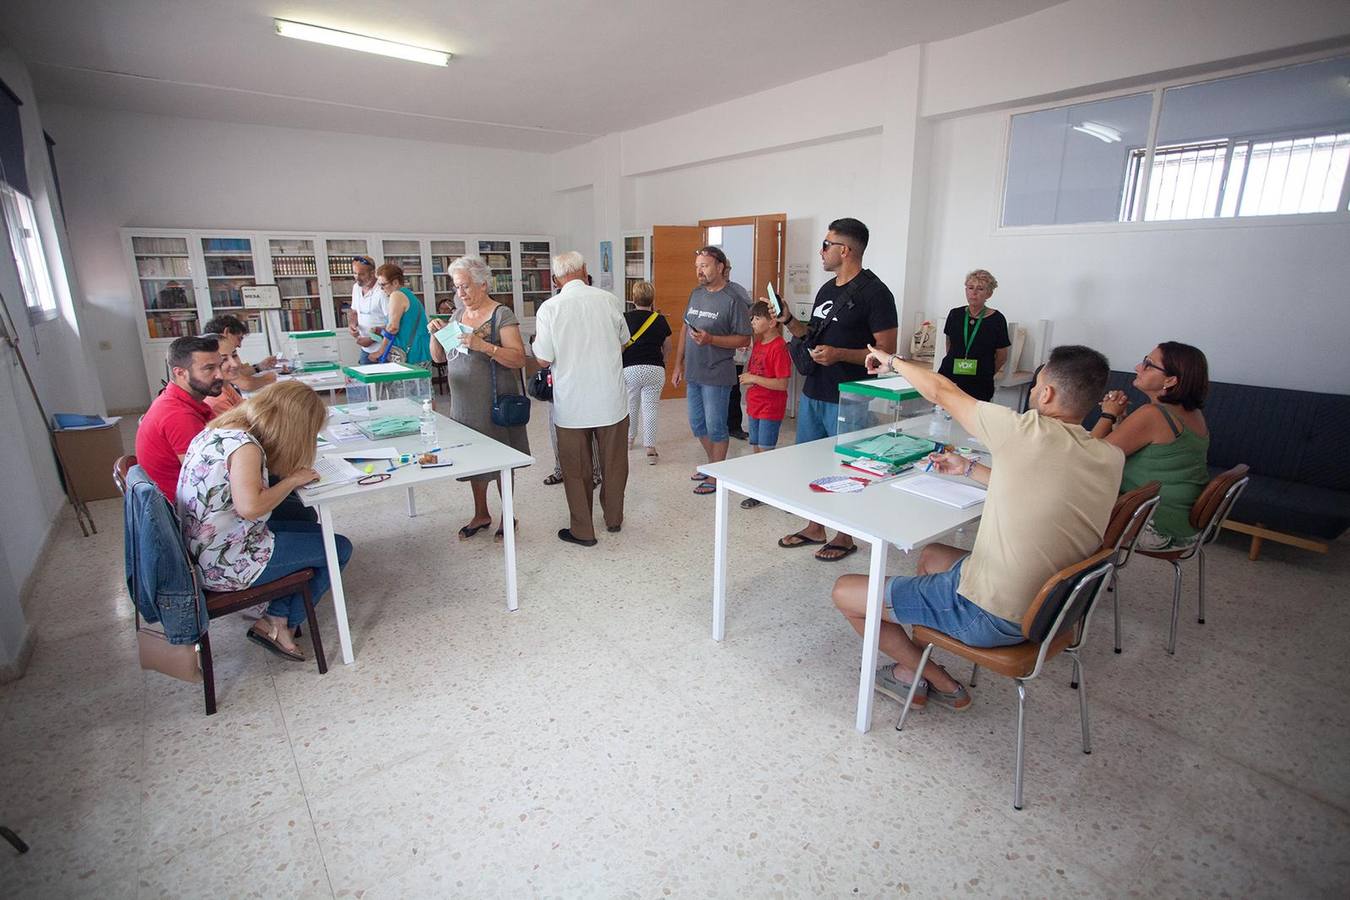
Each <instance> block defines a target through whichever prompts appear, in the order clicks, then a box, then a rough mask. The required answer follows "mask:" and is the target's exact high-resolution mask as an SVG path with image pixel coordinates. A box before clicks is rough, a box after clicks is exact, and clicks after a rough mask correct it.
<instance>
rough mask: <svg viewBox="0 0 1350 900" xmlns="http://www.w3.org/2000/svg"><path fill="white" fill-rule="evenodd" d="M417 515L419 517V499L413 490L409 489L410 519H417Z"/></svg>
mask: <svg viewBox="0 0 1350 900" xmlns="http://www.w3.org/2000/svg"><path fill="white" fill-rule="evenodd" d="M416 515H417V498H416V497H414V496H413V489H412V488H411V487H409V488H408V518H410V519H411V518H413V517H415V516H416Z"/></svg>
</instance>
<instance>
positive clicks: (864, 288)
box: [778, 219, 899, 562]
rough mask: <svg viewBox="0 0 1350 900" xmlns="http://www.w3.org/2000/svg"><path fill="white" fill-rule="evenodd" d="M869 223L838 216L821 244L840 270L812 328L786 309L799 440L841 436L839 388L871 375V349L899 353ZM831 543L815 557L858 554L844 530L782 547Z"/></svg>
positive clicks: (788, 540) (808, 534) (812, 532)
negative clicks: (870, 247)
mask: <svg viewBox="0 0 1350 900" xmlns="http://www.w3.org/2000/svg"><path fill="white" fill-rule="evenodd" d="M868 237H869V234H868V231H867V226H866V225H864V224H863V223H862V222H859V221H858V220H857V219H835V220H834V221H833V222H831V223H830V227H829V230H828V231H827V232H826V233H825V240H824V241H822V242H821V244H820V261H821V265H822V266H823V267H824V269H825V271H826V272H833V273H834V280H832V281H827V282H825V283H824V284H823V285H821V286H820V290H819V291H817V292H816V301H815V303H814V304H813V305H812V307H811V320H810V322H809V323H805V322H799V321H797V320H796V319H795V318H793V316H792V313H791V312H789V311H788V309H787V307H786V306H784V308H783V312H782V315H781V316H780V317H779V321H780V322H782V323H783V324H784V325H786V326H787V328H788V330H789V331H791V332H792V344H791V346H790V348H789V349H790V350H791V352H792V359H793V362H794V364H796V366H797V369H798V371H800V372H803V374H805V375H806V381H805V383H804V384H803V385H802V398H801V402H800V403H799V404H798V405H797V443H798V444H803V443H806V442H807V441H815V440H819V439H821V438H824V437H832V436H834V435H835V434H837V433H838V431H839V385H840V384H842V383H843V382H846V381H857V380H858V379H861V378H866V377H868V376H867V369H866V366H865V361H866V359H867V345H868V344H872V345H873V346H876V347H882V348H887V352H888V353H894V352H895V335H896V329H897V327H898V324H899V323H898V317H897V315H896V311H895V297H894V296H893V295H892V294H891V292H890V289H889V288H887V287H886V285H885V284H883V283H882V281H881V279H880V278H878V277H877V276H876V275H874V274H873V273H872V272H871V270H869V269H864V268H863V267H862V258H863V251H864V250H866V249H867V240H868ZM807 544H825V546H823V547H821V548H820V549H819V550H817V551H816V559H819V560H824V561H826V562H834V561H837V560H841V559H843V558H844V557H846V556H848V555H849V554H850V553H852V552H854V551H855V550H857V549H858V547H857V545H856V544H854V543H853V537H852V536H851V535H847V534H844V533H842V532H840V533H839V534H837V535H835V538H834V540H832V541H830V542H828V543H826V541H825V527H824V526H823V525H821V524H820V523H818V522H809V523H807V526H806V527H805V528H803V529H802V530H801V531H798V532H796V533H795V534H790V535H788V536H787V537H784V538H782V539H780V540H779V541H778V546H780V547H801V546H805V545H807Z"/></svg>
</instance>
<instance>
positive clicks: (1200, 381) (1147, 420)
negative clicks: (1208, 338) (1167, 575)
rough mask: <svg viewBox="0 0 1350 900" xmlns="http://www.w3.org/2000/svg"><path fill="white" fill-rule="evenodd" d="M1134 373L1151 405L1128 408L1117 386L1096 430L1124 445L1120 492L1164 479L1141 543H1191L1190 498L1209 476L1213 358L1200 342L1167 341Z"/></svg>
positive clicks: (1167, 546)
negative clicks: (1207, 356)
mask: <svg viewBox="0 0 1350 900" xmlns="http://www.w3.org/2000/svg"><path fill="white" fill-rule="evenodd" d="M1134 375H1135V377H1134V386H1135V388H1137V389H1138V390H1139V391H1141V392H1142V393H1143V394H1144V395H1146V396H1147V397H1148V399H1149V403H1148V405H1147V406H1141V407H1139V408H1138V409H1136V410H1134V411H1133V412H1132V413H1128V414H1127V413H1126V407H1127V405H1128V404H1127V402H1126V399H1125V394H1124V392H1123V391H1111V392H1110V393H1108V394H1107V395H1106V396H1105V397H1103V398H1102V403H1101V407H1102V416H1101V418H1100V419H1099V420H1098V421H1097V424H1096V425H1095V426H1094V427H1093V429H1092V436H1093V437H1097V438H1101V439H1102V440H1105V441H1107V442H1108V443H1112V444H1115V445H1116V446H1117V447H1119V448H1120V449H1121V450H1123V451H1124V452H1125V473H1124V476H1123V477H1122V479H1121V485H1120V490H1121V492H1122V493H1124V492H1125V491H1132V490H1134V489H1135V488H1137V487H1139V486H1140V485H1141V484H1147V483H1148V482H1150V481H1158V482H1161V483H1162V491H1161V495H1160V496H1161V499H1160V501H1159V503H1158V507H1157V509H1156V510H1155V511H1154V513H1153V519H1152V521H1151V522H1150V523H1149V525H1148V527H1147V528H1146V529H1144V531H1143V532H1142V533H1141V534H1140V535H1139V542H1138V546H1139V548H1140V549H1144V550H1172V549H1177V548H1180V547H1185V546H1188V545H1190V544H1193V543H1194V542H1195V539H1196V534H1195V529H1194V528H1193V527H1192V526H1191V506H1193V505H1194V504H1195V501H1196V500H1197V499H1198V498H1199V496H1200V492H1201V491H1203V490H1204V489H1205V485H1206V484H1208V483H1209V468H1208V466H1207V465H1206V459H1207V457H1208V455H1209V427H1208V426H1207V425H1206V424H1205V416H1204V414H1203V413H1202V412H1200V408H1201V407H1202V406H1204V405H1205V395H1206V394H1208V393H1209V363H1208V362H1207V361H1206V360H1205V354H1204V353H1202V352H1201V351H1199V350H1198V349H1196V348H1195V347H1192V346H1190V345H1189V344H1180V343H1177V342H1176V341H1166V342H1165V343H1162V344H1159V345H1158V346H1156V347H1154V348H1153V350H1152V352H1150V353H1149V355H1148V356H1145V357H1144V359H1143V360H1142V361H1141V362H1140V363H1138V364H1137V365H1136V366H1135V367H1134Z"/></svg>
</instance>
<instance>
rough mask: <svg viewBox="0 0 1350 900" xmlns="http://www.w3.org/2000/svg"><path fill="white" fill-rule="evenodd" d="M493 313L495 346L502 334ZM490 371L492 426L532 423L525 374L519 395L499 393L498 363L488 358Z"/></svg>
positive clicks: (512, 426) (522, 377)
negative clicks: (526, 393) (526, 394)
mask: <svg viewBox="0 0 1350 900" xmlns="http://www.w3.org/2000/svg"><path fill="white" fill-rule="evenodd" d="M499 312H501V310H495V311H494V312H493V313H492V338H493V343H494V344H500V341H501V333H500V328H499V327H498V325H497V313H499ZM488 371H489V372H490V373H491V374H492V424H493V425H497V426H499V427H501V428H514V427H516V426H517V425H524V424H526V423H527V422H529V421H530V398H529V397H527V396H525V373H524V372H521V373H520V393H519V394H498V393H497V361H496V360H494V359H492V358H491V357H489V358H488Z"/></svg>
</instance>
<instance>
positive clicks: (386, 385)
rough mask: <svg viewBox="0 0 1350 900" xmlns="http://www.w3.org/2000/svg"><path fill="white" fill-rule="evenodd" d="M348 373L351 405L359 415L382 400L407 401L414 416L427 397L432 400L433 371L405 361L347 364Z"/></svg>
mask: <svg viewBox="0 0 1350 900" xmlns="http://www.w3.org/2000/svg"><path fill="white" fill-rule="evenodd" d="M342 372H343V374H344V375H346V376H347V379H346V381H347V384H346V390H347V406H348V408H349V409H350V410H351V411H352V412H353V414H357V413H358V410H359V409H360V408H361V407H363V406H369V405H371V404H374V403H378V402H379V401H381V400H407V401H408V409H409V410H412V413H411V415H417V411H418V410H420V409H421V407H422V401H423V400H430V399H431V372H429V371H427V370H426V369H423V368H422V367H420V366H409V365H406V364H404V363H371V364H370V365H366V366H344V367H343V369H342Z"/></svg>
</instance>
